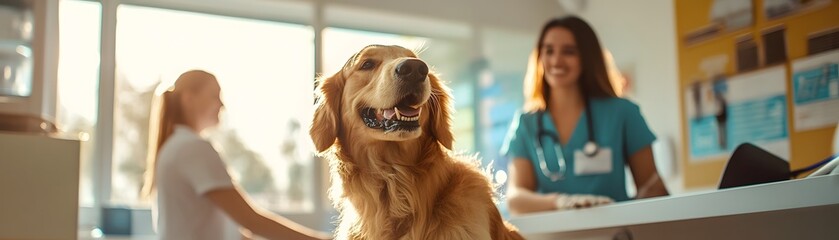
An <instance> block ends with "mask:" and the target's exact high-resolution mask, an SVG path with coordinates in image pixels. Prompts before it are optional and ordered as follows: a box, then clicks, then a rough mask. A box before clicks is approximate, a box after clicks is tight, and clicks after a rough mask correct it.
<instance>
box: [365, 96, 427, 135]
mask: <svg viewBox="0 0 839 240" xmlns="http://www.w3.org/2000/svg"><path fill="white" fill-rule="evenodd" d="M417 102H418V101H417V100H416V98H414V97H407V98H405V99H403V100H402V101H399V103H398V104H397V105H396V106H393V107H389V108H382V109H378V108H371V107H364V108H361V120H363V121H364V125H367V127H369V128H372V129H382V130H384V131H385V132H391V131H414V130H416V129H417V128H419V127H420V124H419V119H420V114H421V113H422V111H421V108H420V105H419V104H417Z"/></svg>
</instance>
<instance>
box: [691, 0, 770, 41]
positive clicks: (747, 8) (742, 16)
mask: <svg viewBox="0 0 839 240" xmlns="http://www.w3.org/2000/svg"><path fill="white" fill-rule="evenodd" d="M752 12H753V11H752V1H751V0H714V1H713V2H712V3H711V6H710V7H709V8H708V13H707V16H708V23H707V24H705V25H703V26H701V27H698V28H696V29H694V30H691V31H690V32H688V33H687V34H685V36H684V41H685V43H686V44H688V45H692V44H696V43H699V42H702V41H705V40H708V39H711V38H714V37H715V36H719V35H720V34H724V33H727V32H731V31H734V30H738V29H743V28H746V27H749V26H752V25H753V24H754V16H753V14H752Z"/></svg>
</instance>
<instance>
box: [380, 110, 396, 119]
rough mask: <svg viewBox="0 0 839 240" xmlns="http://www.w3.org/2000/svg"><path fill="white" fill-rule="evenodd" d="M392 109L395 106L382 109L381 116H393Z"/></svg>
mask: <svg viewBox="0 0 839 240" xmlns="http://www.w3.org/2000/svg"><path fill="white" fill-rule="evenodd" d="M393 109H395V108H388V109H384V110H382V116H383V117H385V119H391V118H393V116H395V115H396V111H394V110H393Z"/></svg>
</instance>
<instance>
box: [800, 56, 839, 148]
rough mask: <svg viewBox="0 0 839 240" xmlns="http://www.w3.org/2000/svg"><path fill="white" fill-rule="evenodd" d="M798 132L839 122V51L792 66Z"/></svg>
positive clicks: (813, 57) (804, 59)
mask: <svg viewBox="0 0 839 240" xmlns="http://www.w3.org/2000/svg"><path fill="white" fill-rule="evenodd" d="M791 80H792V88H793V92H792V93H793V94H792V96H793V103H794V107H793V111H794V116H795V117H794V118H795V121H794V123H795V127H794V129H795V131H796V132H799V131H807V130H813V129H819V128H824V127H831V126H836V124H837V123H839V50H835V51H832V52H827V53H823V54H819V55H814V56H810V57H807V58H803V59H799V60H796V61H795V62H793V63H792V79H791Z"/></svg>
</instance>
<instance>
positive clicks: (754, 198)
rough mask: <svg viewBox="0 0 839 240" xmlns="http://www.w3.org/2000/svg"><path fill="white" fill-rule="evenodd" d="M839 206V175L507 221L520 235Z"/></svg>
mask: <svg viewBox="0 0 839 240" xmlns="http://www.w3.org/2000/svg"><path fill="white" fill-rule="evenodd" d="M834 204H839V175H828V176H819V177H814V178H808V179H797V180H789V181H784V182H775V183H768V184H762V185H753V186H746V187H739V188H730V189H725V190H718V191H712V192H704V193H694V194H685V195H678V196H670V197H660V198H652V199H643V200H635V201H628V202H623V203H618V204H613V205H607V206H601V207H595V208H589V209H580V210H569V211H555V212H543V213H534V214H528V215H523V216H517V217H513V218H511V219H510V222H511V223H512V224H514V225H516V226H517V227H518V228H519V230H520V231H521V232H522V233H523V234H542V233H556V232H570V231H580V230H591V229H601V228H609V227H618V226H629V225H637V224H647V223H658V222H668V221H678V220H689V219H699V218H708V217H721V216H729V215H737V214H748V213H758V212H767V211H777V210H785V209H795V208H805V207H815V206H824V205H834Z"/></svg>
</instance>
